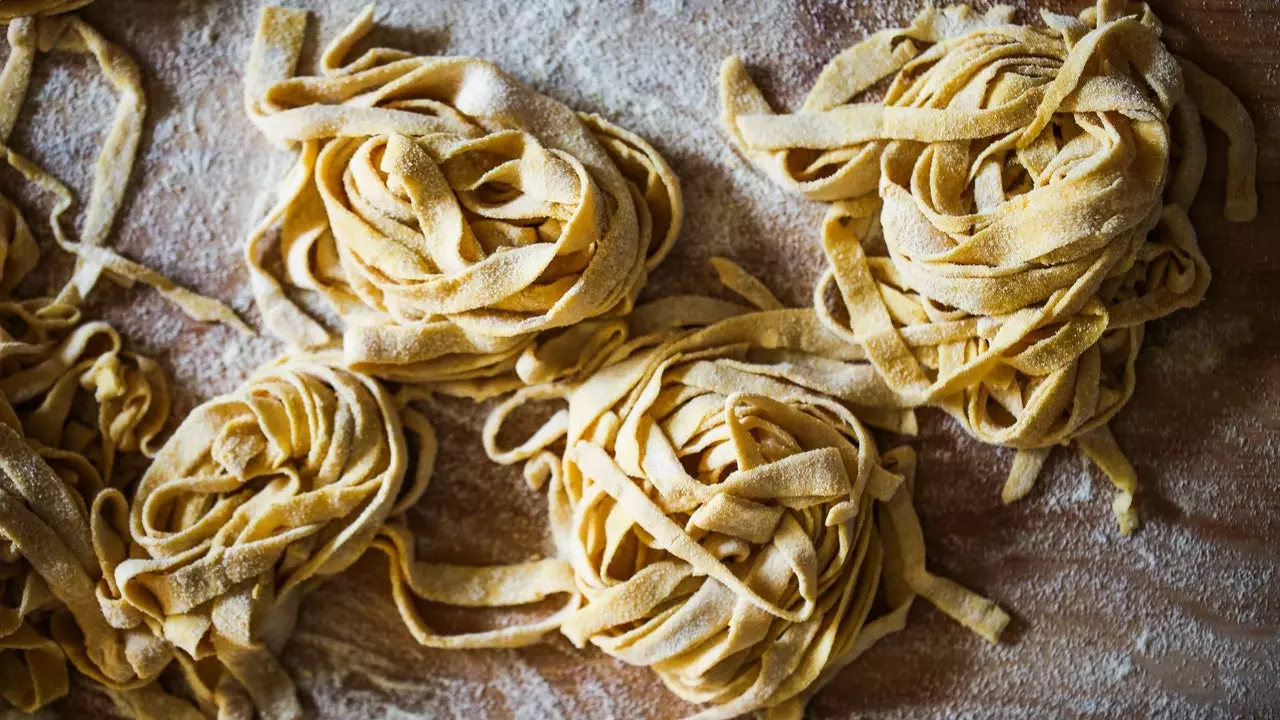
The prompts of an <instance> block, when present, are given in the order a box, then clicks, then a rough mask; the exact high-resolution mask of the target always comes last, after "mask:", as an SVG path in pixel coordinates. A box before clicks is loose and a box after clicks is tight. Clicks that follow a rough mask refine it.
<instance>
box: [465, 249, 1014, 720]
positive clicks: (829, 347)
mask: <svg viewBox="0 0 1280 720" xmlns="http://www.w3.org/2000/svg"><path fill="white" fill-rule="evenodd" d="M719 265H720V269H721V274H722V276H724V277H726V278H729V279H741V277H742V275H743V274H742V273H741V271H740V270H739V269H737V268H736V266H733V265H732V264H729V263H726V262H724V261H720V263H719ZM738 285H739V286H742V285H743V284H742V283H738ZM762 287H763V286H759V285H758V284H757V283H747V284H746V292H745V293H744V294H745V295H748V296H754V297H757V298H762V299H763V298H767V299H763V302H765V303H769V304H772V303H776V300H772V296H771V295H767V290H766V291H764V293H766V295H762V294H761V293H760V292H759V290H761V289H762ZM670 300H673V301H676V302H672V303H668V304H663V305H659V306H658V307H657V308H650V309H649V310H651V311H652V312H642V311H644V310H646V308H641V309H640V310H637V313H639V317H638V318H637V321H638V322H637V324H636V326H635V327H634V328H633V334H635V335H636V336H637V337H638V338H639V341H637V342H634V343H632V344H631V345H630V346H629V347H628V348H626V349H623V350H621V351H620V352H616V353H615V354H614V355H613V357H611V358H610V361H609V362H608V363H607V364H606V365H605V367H603V369H601V370H599V371H598V372H596V373H595V374H594V375H592V376H591V377H590V378H588V379H586V380H584V381H581V382H580V383H564V382H562V383H554V384H549V385H535V386H530V387H528V388H524V389H522V390H519V391H517V392H516V393H515V394H514V395H513V396H511V397H510V398H509V399H507V400H505V401H504V402H503V403H501V404H500V405H499V406H498V407H497V408H496V409H495V410H494V411H493V414H492V415H491V416H490V419H489V422H488V423H487V424H486V428H485V442H486V448H487V449H488V451H489V453H490V457H492V458H493V459H494V460H496V461H498V462H501V463H508V464H510V463H516V462H524V463H525V466H524V467H525V475H526V478H527V479H528V480H529V482H530V483H531V484H532V485H534V486H536V487H541V486H546V488H547V493H548V503H549V513H550V518H551V525H552V529H553V534H554V538H555V543H556V546H557V548H558V550H559V553H560V555H561V557H562V558H564V559H566V560H567V561H568V562H569V563H570V564H571V565H572V567H573V571H574V575H575V577H576V580H577V590H578V591H579V592H580V593H581V594H582V598H583V599H582V607H581V609H579V610H577V611H576V612H573V613H572V614H570V615H569V616H568V617H566V618H565V619H564V620H563V624H562V626H561V630H562V632H563V633H564V634H565V635H566V636H568V637H569V639H570V640H572V641H573V642H574V643H575V644H576V645H578V646H579V647H581V646H584V645H586V644H587V643H591V644H594V645H596V646H597V647H599V648H601V649H603V650H604V651H605V652H607V653H609V654H610V655H612V656H614V657H616V658H619V659H621V660H623V661H625V662H628V663H631V664H634V665H642V666H650V667H652V668H653V669H654V670H655V671H656V672H657V673H658V674H659V676H660V677H661V678H662V680H663V682H664V683H665V684H666V685H667V687H668V688H670V689H671V690H672V691H673V692H675V693H676V694H677V695H679V696H680V697H682V698H684V699H685V700H688V701H690V702H693V703H708V704H709V706H708V707H707V708H706V709H704V710H702V711H701V712H700V713H699V714H698V715H697V717H699V718H733V717H737V716H739V715H742V714H745V713H749V712H752V711H756V710H765V709H767V710H770V713H771V716H777V717H800V716H801V713H802V709H803V706H804V702H805V700H806V699H807V698H808V697H809V696H810V695H812V694H813V693H814V692H816V691H817V689H818V688H819V687H821V686H822V685H823V684H824V683H825V682H826V681H828V680H829V679H830V678H831V677H832V676H834V674H835V673H836V672H837V671H838V670H839V669H840V668H842V667H844V666H845V665H847V664H848V663H849V662H851V661H852V660H853V659H854V658H856V657H857V656H858V655H859V654H860V653H861V652H863V651H864V650H865V649H866V648H867V647H869V646H870V645H871V644H872V643H874V642H875V641H876V640H877V639H878V638H880V637H881V636H883V635H885V634H887V633H889V632H892V631H894V630H897V629H900V628H901V627H902V626H903V624H904V622H905V619H906V612H907V609H908V608H909V607H910V604H911V599H912V598H913V597H914V596H915V595H916V594H920V595H923V596H925V597H926V598H928V599H929V600H931V601H932V602H934V603H935V604H937V605H938V607H940V608H942V609H943V610H944V611H946V612H947V613H948V614H949V615H951V616H952V617H954V618H955V619H956V620H958V621H959V622H961V623H963V624H965V625H966V626H968V627H970V628H972V629H973V630H975V631H976V632H978V633H980V634H982V635H983V636H984V637H986V638H988V639H989V640H992V641H994V640H995V639H996V638H997V637H998V636H999V634H1000V632H1001V630H1002V629H1003V628H1004V626H1005V625H1006V624H1007V623H1008V620H1009V618H1008V616H1007V615H1006V614H1005V613H1004V612H1003V611H1002V610H1000V608H999V607H997V606H996V605H995V604H994V603H992V602H990V601H988V600H986V599H983V598H981V597H978V596H976V595H974V594H973V593H971V592H969V591H968V590H965V589H964V588H962V587H960V586H958V585H956V584H955V583H952V582H950V581H948V580H945V579H942V578H939V577H937V576H934V575H932V574H930V573H929V572H928V571H927V570H926V569H925V556H924V544H923V539H922V536H921V532H920V527H919V522H918V520H917V519H916V516H915V511H914V510H913V508H912V504H911V495H910V493H911V489H910V488H911V482H912V478H913V477H914V468H915V459H914V457H915V456H914V454H913V453H912V452H911V450H910V448H900V449H898V450H895V451H892V452H889V453H886V454H884V455H881V454H880V453H878V452H877V450H876V446H875V442H874V440H873V439H872V438H871V436H870V434H869V433H868V431H867V430H866V428H865V426H864V425H863V424H862V422H860V421H859V419H858V417H857V416H856V415H855V414H854V412H852V411H851V410H850V406H851V405H852V406H857V405H859V404H872V403H874V402H875V401H876V399H877V398H876V396H877V394H879V393H883V392H884V391H885V388H884V386H883V384H882V383H880V382H879V380H878V378H877V376H876V374H875V372H874V370H873V369H872V368H871V367H870V366H869V365H868V364H867V363H866V362H865V360H864V359H863V358H862V356H861V355H860V353H859V352H858V349H857V348H856V347H854V346H850V345H846V344H844V343H843V342H842V340H841V339H840V338H839V337H837V336H835V335H834V334H832V333H830V332H829V331H827V330H826V329H825V328H824V327H823V326H822V325H821V323H820V322H819V320H818V318H817V316H816V315H815V314H814V313H813V312H812V311H811V310H788V309H775V310H769V311H759V312H746V309H745V308H742V309H740V311H739V312H737V313H732V312H730V316H729V317H727V318H726V319H722V320H720V321H719V322H716V323H715V324H712V325H710V326H709V327H706V328H703V329H696V328H691V329H682V328H684V327H687V326H689V325H696V324H698V323H695V322H693V320H694V317H693V314H694V313H692V312H691V311H690V310H689V308H690V307H693V306H696V305H697V304H698V303H697V302H696V301H695V302H690V301H689V299H685V298H671V299H670ZM725 305H727V304H725V303H720V304H718V305H717V304H715V303H706V304H705V305H704V308H705V309H706V310H707V311H708V312H703V313H702V315H703V316H704V317H706V318H710V317H714V316H716V315H723V314H725V310H726V308H725ZM677 306H680V307H682V308H683V312H684V313H685V315H684V316H683V317H677V316H676V315H675V312H674V308H675V307H677ZM655 318H659V319H660V320H659V321H658V322H657V324H658V325H666V326H668V328H669V329H668V330H667V331H666V332H665V333H662V335H664V336H665V339H662V340H661V341H659V342H654V341H653V338H652V337H646V336H645V333H644V332H643V326H644V325H651V326H652V324H653V323H654V322H655ZM535 401H563V402H565V403H567V408H564V409H562V410H560V411H558V412H556V413H555V414H554V415H553V416H552V417H551V419H550V420H548V421H547V422H546V424H545V425H543V426H542V427H541V428H540V429H539V430H537V431H536V432H535V433H534V434H533V435H532V436H531V437H530V438H529V439H527V440H526V441H524V442H523V443H521V444H520V445H518V446H516V447H512V448H506V447H502V446H501V445H500V444H499V442H498V441H499V436H500V435H501V434H502V430H503V426H504V424H505V423H506V422H507V420H508V418H510V417H511V415H512V414H513V413H514V412H516V411H517V410H518V409H519V408H520V407H521V406H523V405H525V404H527V403H530V402H535ZM878 592H880V593H882V594H883V596H884V597H885V598H886V599H887V600H888V601H889V604H890V606H891V607H890V609H889V611H888V612H887V613H884V614H881V615H879V616H878V617H875V618H872V605H873V600H874V599H875V597H876V596H877V593H878Z"/></svg>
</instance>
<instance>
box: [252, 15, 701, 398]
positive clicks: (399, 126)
mask: <svg viewBox="0 0 1280 720" xmlns="http://www.w3.org/2000/svg"><path fill="white" fill-rule="evenodd" d="M372 18H373V8H372V6H370V7H368V8H366V10H365V11H364V12H363V13H362V14H361V15H360V16H359V17H357V18H356V19H355V21H353V22H352V23H351V24H350V25H349V26H348V27H347V29H346V30H345V31H344V32H343V33H342V34H340V35H339V36H338V37H337V38H335V39H334V40H333V42H331V43H330V44H329V46H328V48H327V49H326V50H325V52H324V54H323V57H322V60H321V69H322V75H320V76H318V77H296V78H295V77H291V76H292V74H293V70H294V65H295V64H296V62H297V56H298V53H299V50H300V48H301V40H302V32H303V29H304V27H305V24H306V16H305V14H304V13H301V12H297V11H291V10H282V9H280V8H274V7H267V8H265V9H264V11H263V14H262V21H261V25H260V28H259V32H258V37H257V41H256V42H255V44H254V50H253V52H252V56H251V60H250V63H249V69H248V72H247V81H246V87H245V101H246V105H247V108H248V112H249V116H250V117H251V118H252V119H253V121H254V122H255V123H256V124H257V125H258V127H259V129H261V130H262V132H263V134H264V135H266V136H267V137H268V138H270V139H271V140H272V141H274V142H276V143H279V144H282V145H285V146H289V147H295V148H296V149H297V151H298V161H297V164H296V165H295V167H294V168H293V170H292V172H291V173H290V174H289V175H288V177H286V178H285V180H284V182H283V183H282V185H281V188H280V193H279V203H278V205H277V206H276V208H275V209H274V211H272V212H271V213H270V214H269V215H268V216H267V217H266V219H265V220H264V221H263V223H262V224H261V225H259V227H258V228H257V229H256V230H255V231H254V232H253V234H252V235H251V237H250V238H249V241H248V243H247V245H246V250H245V252H246V259H247V261H248V263H249V267H250V272H251V276H252V281H253V287H254V292H255V295H256V298H257V301H258V305H259V307H260V309H261V310H262V314H263V317H264V320H265V322H266V324H267V326H268V328H269V329H270V330H271V331H272V332H273V333H275V334H276V335H278V336H280V337H281V338H283V339H285V340H287V341H288V342H290V343H291V344H292V345H294V346H296V347H301V348H317V347H325V346H327V345H328V344H329V343H330V342H331V337H330V334H329V332H328V331H327V330H325V328H324V327H323V326H322V325H321V324H319V322H317V321H316V320H315V319H313V318H312V317H311V316H309V315H307V314H306V313H304V312H302V311H301V310H300V309H299V308H298V306H296V305H295V304H294V303H293V301H292V300H290V299H289V297H288V296H287V295H286V293H285V287H284V285H283V284H282V281H283V282H287V283H288V284H289V285H290V286H293V287H295V288H299V289H302V290H310V291H314V292H317V293H319V294H320V295H322V296H323V297H324V298H325V299H326V300H327V301H328V303H329V305H330V306H331V307H332V308H333V309H334V310H335V311H336V313H337V315H338V316H339V317H340V319H341V320H342V323H343V325H344V328H343V332H342V340H341V344H342V348H343V351H344V361H345V362H346V363H347V364H348V365H349V366H350V367H352V368H355V369H358V370H361V371H364V372H369V373H372V374H374V375H376V376H379V377H383V378H388V379H393V380H406V381H414V382H426V381H434V382H443V381H465V380H476V379H486V378H496V377H499V376H502V375H510V374H511V373H513V372H519V373H521V374H522V377H525V378H535V377H544V376H548V375H557V374H562V373H563V372H564V371H565V368H560V367H548V366H547V365H546V361H545V358H546V353H539V351H538V350H539V343H540V342H551V341H554V338H555V337H556V336H557V335H558V334H559V333H560V332H569V333H573V332H574V331H573V330H572V329H570V330H565V331H560V329H562V328H570V327H571V326H574V325H575V324H576V323H580V322H582V321H589V320H592V319H596V318H602V317H613V316H619V315H623V314H625V313H626V312H627V311H629V310H630V308H631V306H632V304H633V303H634V300H635V297H636V295H637V293H638V292H639V290H640V288H641V286H642V285H643V284H644V281H645V278H646V276H647V274H648V272H649V271H650V270H651V269H652V268H653V267H654V266H655V265H656V264H657V263H658V262H659V261H661V260H662V258H663V257H664V256H665V255H666V253H667V251H668V249H669V248H670V247H671V243H672V241H673V240H674V238H675V236H676V233H677V232H678V231H679V228H680V223H681V218H682V206H681V196H680V186H679V183H678V182H677V180H676V178H675V176H674V175H673V174H672V172H671V170H670V168H668V167H667V164H666V162H665V161H664V160H663V159H662V157H661V156H660V155H659V154H658V153H657V151H655V150H654V149H653V148H652V147H651V146H650V145H649V144H648V143H647V142H645V141H644V140H643V139H641V138H640V137H638V136H636V135H634V134H633V133H631V132H628V131H627V130H624V129H622V128H620V127H617V126H615V125H613V124H611V123H609V122H608V121H606V120H605V119H603V118H600V117H598V116H594V115H587V114H581V113H575V112H574V111H572V110H570V109H569V108H567V107H565V106H564V105H563V104H561V103H559V102H557V101H555V100H553V99H551V98H549V97H547V96H545V95H542V94H539V93H537V92H534V91H533V90H530V89H529V88H527V87H525V86H524V85H522V84H521V83H519V82H518V81H517V80H515V79H514V78H512V77H511V76H509V75H507V74H506V73H504V72H502V71H501V70H500V69H498V68H497V67H495V66H494V65H492V64H491V63H488V62H486V61H483V60H479V59H475V58H465V57H417V56H413V55H411V54H409V53H406V52H402V51H399V50H391V49H386V48H378V49H374V50H370V51H368V52H366V53H364V54H363V55H361V56H359V57H354V58H353V57H350V54H351V50H352V48H353V46H355V45H356V43H357V42H358V41H359V40H360V39H361V38H362V37H363V36H364V35H365V34H366V33H367V32H368V31H369V29H370V28H371V27H372V22H373V20H372ZM277 224H278V225H279V226H280V239H279V243H278V254H279V257H280V259H281V261H282V264H283V266H284V273H283V277H278V276H277V275H275V274H273V273H272V272H270V271H268V270H267V264H266V259H267V258H268V257H269V256H268V254H267V252H268V247H267V242H266V241H267V238H268V231H269V230H270V229H271V228H273V227H274V226H275V225H277ZM589 327H590V328H592V329H599V330H600V331H601V332H604V333H605V334H606V335H607V332H608V331H607V329H606V328H607V323H603V322H597V323H594V324H593V325H591V326H589ZM548 331H551V332H550V333H549V334H548ZM583 334H584V331H582V330H578V331H577V333H576V334H575V335H574V338H575V342H576V341H577V340H582V339H583V337H582V336H583ZM601 342H605V338H604V337H601V338H597V339H595V340H591V339H590V338H587V344H588V345H592V346H595V345H599V344H600V343H601ZM562 347H563V344H562ZM557 357H559V355H558V354H557ZM565 362H566V363H568V365H569V366H571V367H577V365H578V363H577V362H576V361H575V360H573V359H567V360H565ZM526 381H528V380H526Z"/></svg>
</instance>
